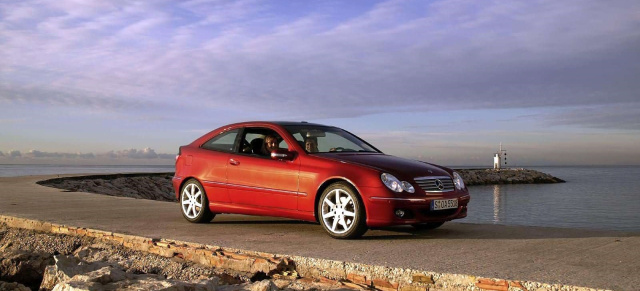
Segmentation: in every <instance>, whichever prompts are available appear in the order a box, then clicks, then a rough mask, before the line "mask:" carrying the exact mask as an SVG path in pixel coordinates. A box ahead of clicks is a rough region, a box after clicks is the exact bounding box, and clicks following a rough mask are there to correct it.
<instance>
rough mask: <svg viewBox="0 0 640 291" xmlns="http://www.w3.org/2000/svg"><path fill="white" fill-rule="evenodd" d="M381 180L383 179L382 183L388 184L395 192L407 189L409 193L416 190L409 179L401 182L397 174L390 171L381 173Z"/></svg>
mask: <svg viewBox="0 0 640 291" xmlns="http://www.w3.org/2000/svg"><path fill="white" fill-rule="evenodd" d="M380 180H382V183H383V184H384V185H385V186H387V188H389V189H391V191H393V192H398V193H400V192H402V191H407V192H409V193H413V192H415V189H414V188H413V186H412V185H411V183H409V182H407V181H402V182H401V181H400V180H398V178H396V177H395V176H393V175H391V174H389V173H382V175H380Z"/></svg>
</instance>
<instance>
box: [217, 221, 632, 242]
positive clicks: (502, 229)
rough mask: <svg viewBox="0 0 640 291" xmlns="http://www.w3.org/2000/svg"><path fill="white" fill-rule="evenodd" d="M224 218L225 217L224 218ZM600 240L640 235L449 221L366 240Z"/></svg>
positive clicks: (312, 229) (300, 224) (303, 227)
mask: <svg viewBox="0 0 640 291" xmlns="http://www.w3.org/2000/svg"><path fill="white" fill-rule="evenodd" d="M221 218H222V217H221ZM210 224H212V225H221V226H222V225H224V226H232V225H238V226H241V225H242V226H254V225H259V226H261V227H262V228H264V229H268V230H269V231H282V232H289V231H291V232H297V231H305V233H313V235H318V237H321V236H324V237H328V236H327V234H326V233H325V231H324V229H323V228H322V226H320V225H319V224H318V223H315V222H308V221H301V220H290V219H283V218H274V219H273V218H272V219H266V220H265V219H261V218H260V217H258V216H243V217H242V219H237V218H228V220H225V219H218V218H217V217H216V219H214V220H213V221H212V222H210ZM282 225H289V226H296V227H295V229H290V228H282V227H280V226H282ZM596 237H612V238H624V237H640V232H623V231H610V230H591V229H575V228H554V227H537V226H514V225H497V224H474V223H456V222H448V223H445V224H444V225H443V226H441V227H440V228H437V229H431V230H418V229H415V228H413V227H412V226H409V225H401V226H390V227H382V228H373V229H370V230H369V231H367V233H365V235H364V236H363V237H362V238H361V239H362V240H458V239H460V240H463V239H477V240H490V239H501V240H504V239H508V240H510V239H513V240H521V239H554V238H596Z"/></svg>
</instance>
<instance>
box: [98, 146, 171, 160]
mask: <svg viewBox="0 0 640 291" xmlns="http://www.w3.org/2000/svg"><path fill="white" fill-rule="evenodd" d="M99 156H101V157H107V158H111V159H121V158H129V159H172V158H175V155H171V154H157V153H156V152H155V150H153V149H151V148H144V149H142V150H137V149H128V150H121V151H109V152H107V153H105V154H100V155H99Z"/></svg>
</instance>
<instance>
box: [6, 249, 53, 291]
mask: <svg viewBox="0 0 640 291" xmlns="http://www.w3.org/2000/svg"><path fill="white" fill-rule="evenodd" d="M0 258H1V259H0V279H1V280H4V281H8V282H17V283H21V284H24V285H26V286H27V287H29V288H32V289H38V286H39V285H40V281H42V276H43V272H44V269H45V267H46V266H47V265H48V264H51V263H52V262H53V259H52V258H51V255H49V254H46V253H40V252H26V251H21V250H11V249H4V250H3V251H2V252H0Z"/></svg>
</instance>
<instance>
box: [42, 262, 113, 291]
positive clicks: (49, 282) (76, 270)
mask: <svg viewBox="0 0 640 291" xmlns="http://www.w3.org/2000/svg"><path fill="white" fill-rule="evenodd" d="M54 260H55V263H54V264H53V265H51V266H47V267H46V269H45V270H44V276H43V278H42V284H41V285H40V288H41V289H47V290H51V289H53V288H54V287H55V286H56V284H58V283H60V282H66V281H69V280H71V278H73V277H75V276H76V275H79V274H85V273H91V272H93V271H96V270H99V269H101V268H103V267H106V266H107V264H106V263H103V262H97V263H92V264H90V263H87V262H86V261H83V260H81V259H78V258H76V257H73V256H64V255H57V256H54Z"/></svg>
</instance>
